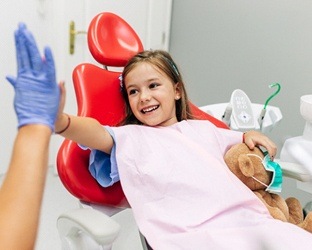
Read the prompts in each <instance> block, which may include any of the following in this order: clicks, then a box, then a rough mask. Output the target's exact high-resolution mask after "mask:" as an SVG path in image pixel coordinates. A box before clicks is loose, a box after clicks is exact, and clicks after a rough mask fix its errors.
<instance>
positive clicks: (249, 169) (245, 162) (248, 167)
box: [238, 154, 255, 177]
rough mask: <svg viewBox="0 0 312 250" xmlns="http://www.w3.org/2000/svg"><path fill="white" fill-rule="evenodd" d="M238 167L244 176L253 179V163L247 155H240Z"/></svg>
mask: <svg viewBox="0 0 312 250" xmlns="http://www.w3.org/2000/svg"><path fill="white" fill-rule="evenodd" d="M238 166H239V168H240V171H241V172H242V174H243V175H245V176H246V177H251V176H253V175H254V173H255V169H254V167H253V164H252V161H251V160H250V158H249V157H248V156H247V155H246V154H241V155H239V157H238Z"/></svg>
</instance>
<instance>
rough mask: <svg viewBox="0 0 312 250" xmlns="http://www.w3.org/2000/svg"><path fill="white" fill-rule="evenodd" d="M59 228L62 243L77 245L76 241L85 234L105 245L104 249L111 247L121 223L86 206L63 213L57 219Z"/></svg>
mask: <svg viewBox="0 0 312 250" xmlns="http://www.w3.org/2000/svg"><path fill="white" fill-rule="evenodd" d="M57 228H58V231H59V235H60V237H61V240H62V244H66V245H67V246H75V244H76V245H77V243H75V241H77V239H78V238H79V237H81V234H84V235H87V236H88V237H90V238H91V239H93V240H94V241H95V242H96V243H97V244H99V245H100V246H105V248H104V249H110V248H111V246H112V244H113V242H114V240H115V239H116V238H117V236H118V233H119V231H120V226H119V224H118V223H117V222H115V221H114V220H113V219H111V218H110V217H109V216H107V215H105V214H103V213H101V212H99V211H96V210H93V209H86V208H81V209H75V210H71V211H68V212H65V213H63V214H61V215H60V216H59V218H58V220H57ZM78 241H79V239H78ZM66 249H67V248H66ZM70 249H74V248H70Z"/></svg>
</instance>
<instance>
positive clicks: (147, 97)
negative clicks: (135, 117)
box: [140, 90, 151, 102]
mask: <svg viewBox="0 0 312 250" xmlns="http://www.w3.org/2000/svg"><path fill="white" fill-rule="evenodd" d="M140 99H141V102H146V101H149V100H150V99H151V95H150V91H148V90H144V91H142V92H141V96H140Z"/></svg>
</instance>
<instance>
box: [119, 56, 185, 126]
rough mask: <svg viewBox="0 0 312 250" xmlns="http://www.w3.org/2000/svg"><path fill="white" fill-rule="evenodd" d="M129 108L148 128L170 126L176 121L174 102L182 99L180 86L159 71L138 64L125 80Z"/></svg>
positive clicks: (148, 65)
mask: <svg viewBox="0 0 312 250" xmlns="http://www.w3.org/2000/svg"><path fill="white" fill-rule="evenodd" d="M124 82H125V88H126V91H127V95H128V98H129V104H130V108H131V110H132V112H133V114H134V115H135V117H136V118H137V119H138V120H139V121H140V122H141V123H143V124H144V125H147V126H169V125H172V124H174V123H176V122H177V117H176V106H175V105H176V104H175V102H176V100H179V99H180V98H181V93H180V89H179V83H173V82H172V81H171V80H170V79H169V78H168V77H167V76H166V75H165V74H164V73H162V72H161V71H160V70H159V69H158V68H156V67H155V66H152V65H151V64H149V63H146V62H143V63H139V64H138V65H137V66H136V67H135V68H134V69H132V70H131V72H129V73H128V74H127V76H126V77H125V79H124Z"/></svg>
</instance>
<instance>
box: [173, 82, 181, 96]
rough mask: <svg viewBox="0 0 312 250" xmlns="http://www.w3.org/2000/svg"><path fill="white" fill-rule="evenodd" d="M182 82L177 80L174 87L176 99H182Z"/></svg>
mask: <svg viewBox="0 0 312 250" xmlns="http://www.w3.org/2000/svg"><path fill="white" fill-rule="evenodd" d="M180 85H181V84H180V83H179V82H177V83H176V84H175V85H174V88H175V98H174V99H175V100H180V99H181V95H182V94H181V87H180Z"/></svg>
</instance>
